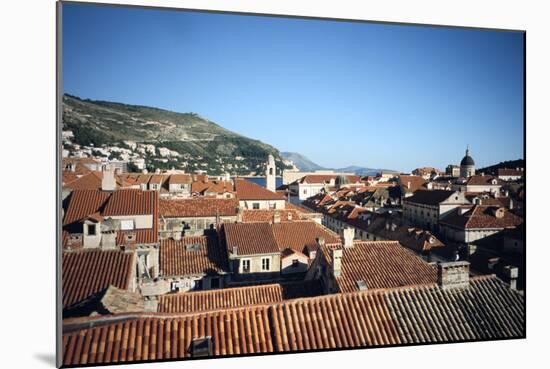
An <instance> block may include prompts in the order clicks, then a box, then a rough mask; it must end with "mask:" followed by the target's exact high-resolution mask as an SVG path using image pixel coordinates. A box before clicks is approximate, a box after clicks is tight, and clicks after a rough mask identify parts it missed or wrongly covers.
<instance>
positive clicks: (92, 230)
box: [88, 224, 96, 236]
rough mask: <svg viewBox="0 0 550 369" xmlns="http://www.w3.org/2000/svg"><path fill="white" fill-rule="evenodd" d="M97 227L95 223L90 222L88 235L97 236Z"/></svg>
mask: <svg viewBox="0 0 550 369" xmlns="http://www.w3.org/2000/svg"><path fill="white" fill-rule="evenodd" d="M95 232H96V228H95V224H88V235H90V236H95Z"/></svg>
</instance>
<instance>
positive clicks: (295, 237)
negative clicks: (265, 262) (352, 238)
mask: <svg viewBox="0 0 550 369" xmlns="http://www.w3.org/2000/svg"><path fill="white" fill-rule="evenodd" d="M272 229H273V235H274V237H275V242H277V245H278V247H279V250H281V251H282V250H284V249H286V248H287V247H289V248H291V249H292V250H294V251H298V252H301V253H304V254H305V253H306V251H305V249H306V248H308V249H312V250H316V249H317V238H319V237H323V238H324V239H325V242H326V243H339V242H341V241H340V237H339V236H338V235H337V234H336V233H334V232H332V231H330V230H329V229H327V228H325V227H323V226H322V225H319V224H317V223H316V222H313V221H302V222H288V223H277V224H273V225H272Z"/></svg>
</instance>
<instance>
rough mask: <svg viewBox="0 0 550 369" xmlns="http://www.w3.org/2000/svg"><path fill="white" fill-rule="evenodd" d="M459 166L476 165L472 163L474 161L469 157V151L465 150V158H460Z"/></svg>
mask: <svg viewBox="0 0 550 369" xmlns="http://www.w3.org/2000/svg"><path fill="white" fill-rule="evenodd" d="M460 165H461V166H468V165H471V166H474V165H476V163H475V162H474V159H472V157H471V156H470V150H466V156H464V157H463V158H462V161H461V162H460Z"/></svg>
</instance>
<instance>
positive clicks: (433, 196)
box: [403, 190, 455, 205]
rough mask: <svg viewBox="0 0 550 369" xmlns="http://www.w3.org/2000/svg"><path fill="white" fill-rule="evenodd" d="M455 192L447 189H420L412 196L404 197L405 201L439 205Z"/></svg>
mask: <svg viewBox="0 0 550 369" xmlns="http://www.w3.org/2000/svg"><path fill="white" fill-rule="evenodd" d="M453 193H455V192H454V191H447V190H419V191H416V192H415V193H414V195H412V196H411V197H406V198H404V199H403V202H412V203H416V204H424V205H439V204H441V203H442V202H444V201H445V200H447V199H448V198H449V197H451V195H452V194H453Z"/></svg>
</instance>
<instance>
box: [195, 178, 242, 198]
mask: <svg viewBox="0 0 550 369" xmlns="http://www.w3.org/2000/svg"><path fill="white" fill-rule="evenodd" d="M191 192H192V193H199V194H202V195H204V194H207V193H215V194H224V193H227V192H233V185H232V184H231V182H227V181H207V182H201V181H195V182H193V183H191Z"/></svg>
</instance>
